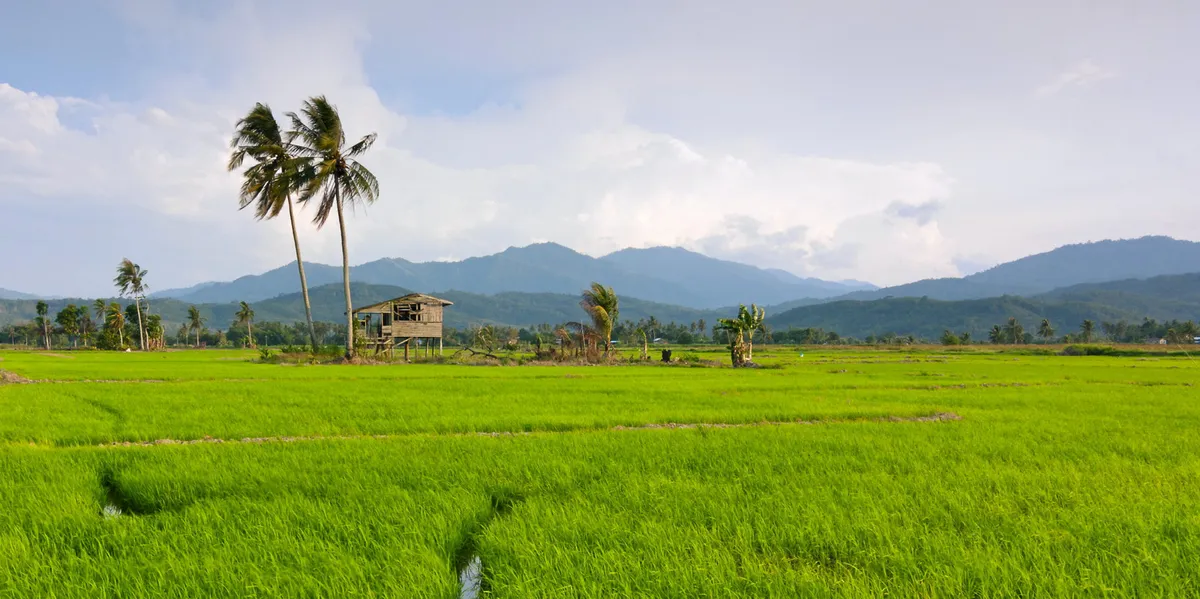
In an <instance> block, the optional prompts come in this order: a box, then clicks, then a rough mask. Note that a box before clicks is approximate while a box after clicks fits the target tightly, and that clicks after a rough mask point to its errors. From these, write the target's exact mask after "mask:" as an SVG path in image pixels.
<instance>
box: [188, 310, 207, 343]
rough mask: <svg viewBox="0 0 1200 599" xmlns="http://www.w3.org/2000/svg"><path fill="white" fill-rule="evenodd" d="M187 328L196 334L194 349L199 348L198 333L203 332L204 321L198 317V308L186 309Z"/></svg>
mask: <svg viewBox="0 0 1200 599" xmlns="http://www.w3.org/2000/svg"><path fill="white" fill-rule="evenodd" d="M187 324H188V328H189V329H191V330H193V331H195V332H196V347H200V331H203V330H204V319H203V318H201V316H200V308H197V307H196V306H189V307H188V319H187Z"/></svg>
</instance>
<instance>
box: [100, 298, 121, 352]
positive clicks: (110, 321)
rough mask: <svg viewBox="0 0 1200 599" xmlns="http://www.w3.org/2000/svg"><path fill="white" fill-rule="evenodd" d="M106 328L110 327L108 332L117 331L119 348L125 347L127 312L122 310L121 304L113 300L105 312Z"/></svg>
mask: <svg viewBox="0 0 1200 599" xmlns="http://www.w3.org/2000/svg"><path fill="white" fill-rule="evenodd" d="M104 328H106V329H108V334H109V335H110V338H111V335H112V331H116V332H117V349H124V348H125V312H124V311H122V310H121V304H118V303H117V302H113V303H111V304H109V305H108V307H107V308H105V313H104Z"/></svg>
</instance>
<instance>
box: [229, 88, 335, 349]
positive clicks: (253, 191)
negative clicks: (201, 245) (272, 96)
mask: <svg viewBox="0 0 1200 599" xmlns="http://www.w3.org/2000/svg"><path fill="white" fill-rule="evenodd" d="M288 138H290V134H288V135H286V136H285V134H284V133H283V132H282V131H281V130H280V128H279V123H278V121H276V120H275V114H274V113H272V112H271V107H270V106H267V105H266V104H262V103H259V104H255V105H254V108H253V109H251V110H250V113H249V114H247V115H246V117H245V118H243V119H242V120H240V121H238V123H237V130H236V131H235V132H234V135H233V140H232V141H231V142H230V144H229V145H230V148H231V149H232V150H233V152H232V153H231V154H230V156H229V165H228V169H229V170H231V171H233V170H237V169H238V168H241V166H242V163H243V162H245V160H246V159H247V158H249V159H251V160H253V161H254V164H252V165H250V166H249V167H247V168H246V170H245V172H244V173H242V189H241V193H240V198H239V201H240V204H241V208H246V207H248V206H251V205H253V206H254V216H255V217H256V218H258V219H259V220H264V219H271V218H275V217H276V216H279V213H280V212H281V211H282V210H283V207H284V206H287V212H288V220H289V221H290V223H291V226H292V244H293V245H294V246H295V248H296V268H297V269H298V270H299V271H300V292H301V294H303V296H304V317H305V319H306V320H307V322H308V338H309V342H310V343H311V344H312V351H313V353H316V352H317V333H316V329H315V328H314V327H313V318H312V302H311V301H309V298H308V278H307V277H306V276H305V274H304V258H303V257H301V255H300V237H299V235H298V234H297V232H296V212H295V210H294V209H293V207H292V194H293V193H295V192H296V190H297V188H298V186H299V185H300V184H301V183H302V182H303V181H304V177H303V176H302V175H303V174H304V173H303V171H304V169H305V168H306V167H307V166H308V160H307V159H305V158H303V157H299V156H295V155H294V152H293V151H292V150H293V148H292V146H291V144H290V143H288Z"/></svg>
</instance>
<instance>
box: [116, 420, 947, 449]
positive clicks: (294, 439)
mask: <svg viewBox="0 0 1200 599" xmlns="http://www.w3.org/2000/svg"><path fill="white" fill-rule="evenodd" d="M954 420H962V416H959V415H958V414H955V413H953V412H936V413H933V414H929V415H926V416H882V417H871V418H823V419H813V420H782V421H760V422H664V423H653V424H642V425H637V426H624V425H617V426H611V427H602V428H592V427H586V428H574V429H568V430H546V431H480V432H471V433H437V432H414V433H398V434H381V435H316V436H275V437H243V438H241V439H222V438H218V437H203V438H200V439H156V440H154V441H114V442H111V443H101V444H99V445H97V446H96V447H156V446H161V445H201V444H221V443H299V442H305V441H343V440H355V439H400V438H405V437H421V436H428V437H516V436H530V435H563V434H571V433H592V432H606V431H609V432H625V431H650V430H670V429H700V428H715V429H726V428H766V427H772V426H812V425H819V424H846V423H852V422H948V421H954Z"/></svg>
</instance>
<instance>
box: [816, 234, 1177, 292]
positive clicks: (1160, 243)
mask: <svg viewBox="0 0 1200 599" xmlns="http://www.w3.org/2000/svg"><path fill="white" fill-rule="evenodd" d="M1192 272H1200V243H1197V242H1194V241H1183V240H1179V239H1172V238H1170V237H1140V238H1138V239H1121V240H1105V241H1096V242H1091V243H1080V244H1074V245H1064V246H1062V247H1059V248H1057V249H1054V250H1051V251H1049V252H1044V253H1041V254H1034V255H1032V256H1026V257H1024V258H1021V259H1019V260H1014V261H1012V262H1006V263H1004V264H1000V265H997V266H993V267H992V268H989V269H987V270H985V271H983V272H979V273H976V274H973V275H970V276H966V277H962V278H943V279H925V280H923V281H916V282H913V283H906V284H904V285H896V286H894V287H884V288H881V289H872V290H863V291H856V292H852V293H848V294H846V295H843V296H841V297H838V298H837V299H854V300H872V299H881V298H885V297H928V298H929V299H939V300H964V299H982V298H986V297H998V296H1002V295H1021V296H1029V295H1036V294H1039V293H1045V292H1047V291H1050V290H1052V289H1058V288H1062V287H1069V286H1072V285H1080V284H1084V283H1103V282H1106V281H1118V280H1122V279H1144V278H1148V277H1156V276H1160V275H1177V274H1185V273H1192Z"/></svg>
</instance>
